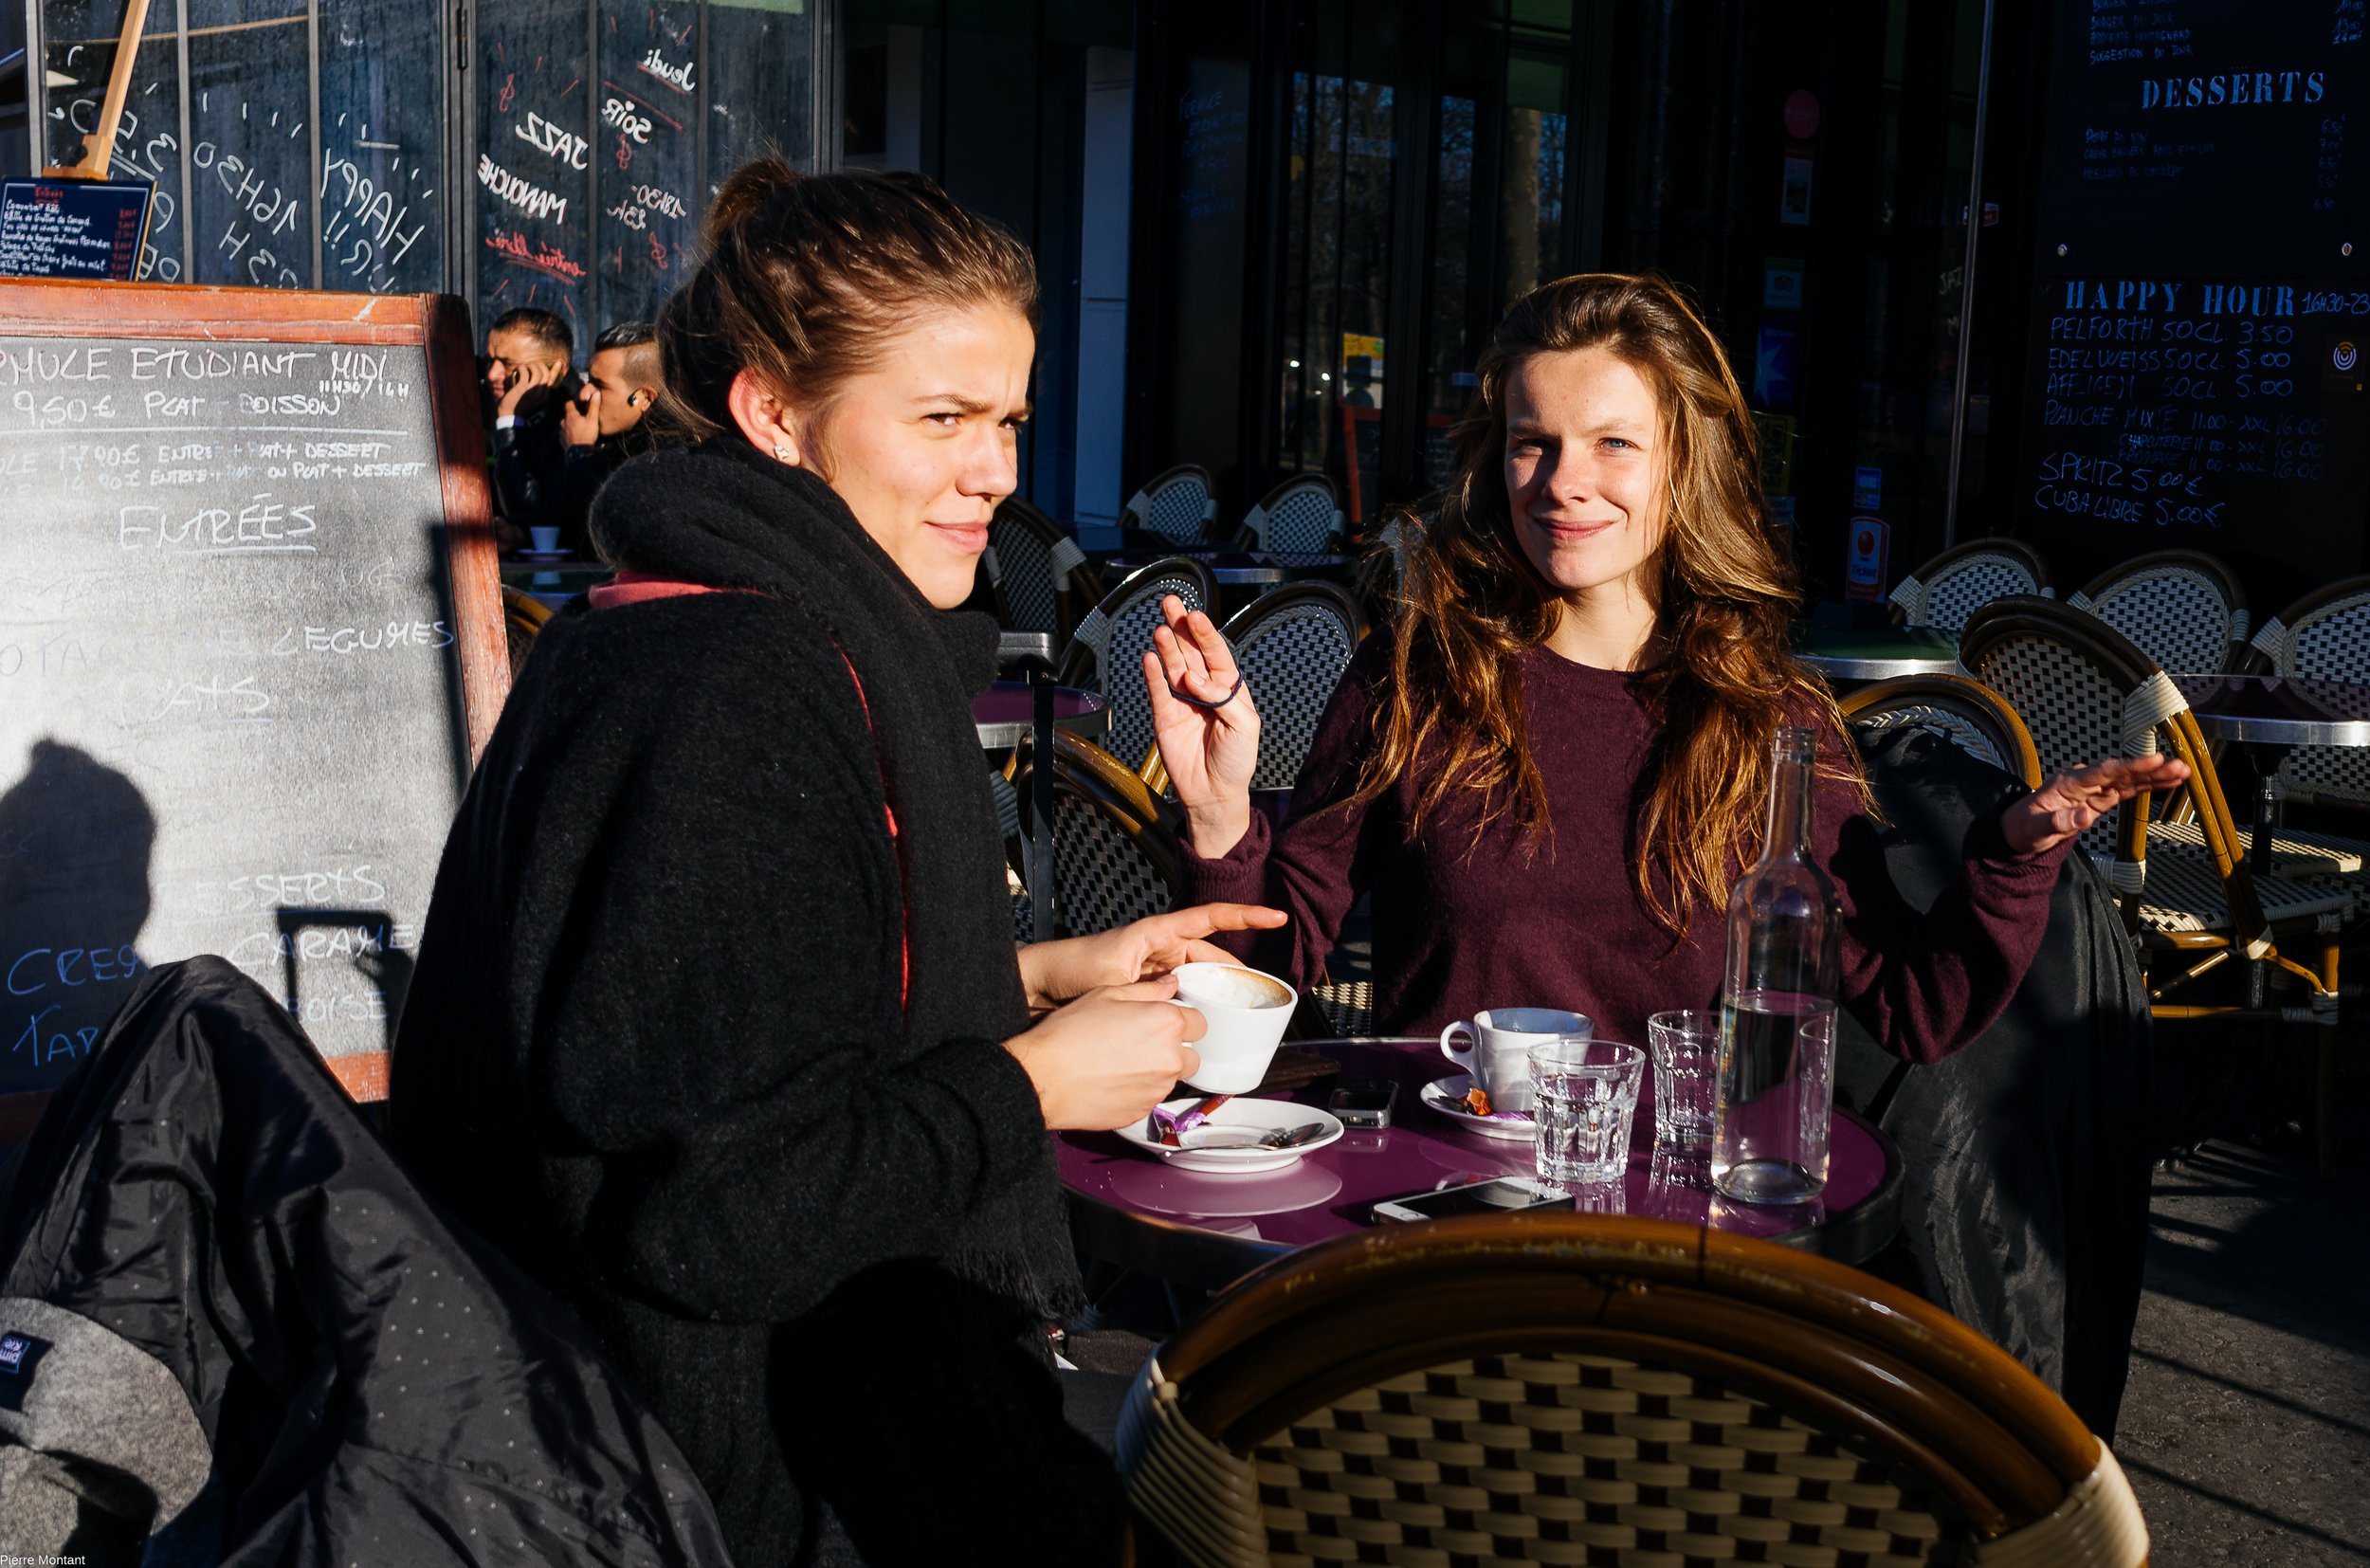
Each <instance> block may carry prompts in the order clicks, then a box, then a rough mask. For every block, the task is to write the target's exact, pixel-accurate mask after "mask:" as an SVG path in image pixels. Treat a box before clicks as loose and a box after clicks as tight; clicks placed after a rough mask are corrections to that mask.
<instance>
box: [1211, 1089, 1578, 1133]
mask: <svg viewBox="0 0 2370 1568" xmlns="http://www.w3.org/2000/svg"><path fill="white" fill-rule="evenodd" d="M1472 1088H1473V1080H1472V1078H1471V1077H1470V1075H1468V1074H1466V1073H1462V1072H1452V1073H1450V1074H1449V1076H1448V1077H1446V1078H1435V1079H1433V1080H1432V1081H1431V1083H1429V1084H1427V1085H1424V1086H1423V1088H1422V1089H1421V1090H1420V1091H1419V1092H1418V1093H1417V1095H1416V1098H1417V1099H1418V1100H1421V1101H1422V1102H1423V1103H1424V1104H1425V1106H1426V1108H1428V1109H1431V1110H1435V1111H1438V1112H1439V1113H1440V1114H1441V1115H1442V1116H1445V1117H1447V1118H1448V1119H1449V1121H1462V1122H1463V1123H1465V1125H1467V1126H1468V1127H1470V1128H1472V1129H1473V1131H1475V1132H1477V1133H1479V1134H1481V1135H1482V1137H1484V1138H1497V1139H1504V1140H1505V1141H1506V1142H1509V1143H1512V1142H1516V1141H1518V1140H1519V1141H1521V1142H1523V1143H1528V1142H1529V1141H1530V1140H1531V1119H1530V1113H1528V1112H1527V1111H1498V1112H1495V1113H1493V1114H1492V1115H1489V1116H1475V1115H1474V1114H1473V1113H1472V1111H1471V1110H1469V1109H1468V1108H1467V1106H1466V1103H1465V1097H1466V1096H1467V1095H1468V1094H1469V1093H1471V1092H1472ZM1219 1108H1220V1109H1221V1110H1223V1109H1225V1107H1224V1106H1220V1107H1219Z"/></svg>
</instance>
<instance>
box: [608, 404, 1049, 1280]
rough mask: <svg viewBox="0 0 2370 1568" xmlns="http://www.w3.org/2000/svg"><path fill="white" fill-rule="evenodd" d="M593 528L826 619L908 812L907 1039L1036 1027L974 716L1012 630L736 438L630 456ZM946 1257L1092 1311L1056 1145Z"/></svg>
mask: <svg viewBox="0 0 2370 1568" xmlns="http://www.w3.org/2000/svg"><path fill="white" fill-rule="evenodd" d="M593 537H594V539H595V541H596V542H597V543H598V545H599V546H600V549H601V553H602V554H603V556H606V557H607V558H608V559H609V560H610V561H611V563H613V564H614V565H616V566H617V567H619V568H620V569H622V570H627V571H632V572H638V573H644V574H649V575H652V576H658V577H667V578H679V579H684V580H688V581H691V582H696V583H700V584H702V585H703V586H706V587H711V588H721V589H739V590H746V591H751V592H755V593H763V594H767V595H770V596H772V597H775V598H778V599H781V600H784V601H786V602H788V603H790V604H793V605H794V606H796V607H797V608H798V609H799V610H801V611H805V612H806V613H807V614H809V615H811V616H812V617H813V618H814V619H815V620H816V621H817V622H819V623H820V624H821V625H822V627H823V629H825V630H826V631H827V632H828V633H829V634H830V638H831V640H832V641H833V642H834V643H836V644H837V645H838V647H839V649H840V651H841V652H842V653H843V654H844V655H845V656H846V658H847V661H848V665H849V666H850V667H851V668H852V669H853V670H854V672H855V675H856V678H857V679H858V681H859V682H860V683H861V684H862V687H863V693H864V702H865V705H866V712H867V715H868V717H869V720H870V722H871V727H872V737H873V741H874V747H875V752H876V755H877V757H878V759H879V763H880V768H881V774H882V777H883V780H884V783H885V785H886V787H887V793H888V799H889V805H890V808H891V809H892V810H893V811H895V812H896V817H897V824H898V830H899V844H898V858H899V863H900V866H901V869H902V873H903V876H904V884H905V893H906V899H905V921H906V939H907V951H908V956H909V958H910V961H911V972H910V973H911V986H910V990H909V993H908V995H907V1001H906V1009H905V1033H904V1039H903V1041H902V1043H901V1047H900V1048H902V1049H903V1050H905V1051H908V1052H910V1051H914V1050H919V1049H922V1048H928V1047H929V1046H932V1045H935V1044H937V1043H938V1042H939V1041H941V1040H948V1039H956V1038H963V1037H977V1038H983V1039H989V1040H1003V1039H1008V1038H1010V1037H1011V1036H1012V1035H1014V1034H1016V1033H1018V1032H1020V1031H1021V1030H1025V1029H1026V1028H1028V1027H1029V1011H1028V1004H1027V1000H1026V998H1025V997H1024V995H1023V994H1022V990H1021V984H1020V970H1019V966H1018V964H1017V963H1016V962H1015V961H1014V959H1013V949H1012V909H1011V904H1010V903H1009V896H1008V894H1007V892H1006V886H1005V879H1004V859H1003V854H1002V849H1001V842H1002V841H1001V834H1000V830H999V829H998V828H997V826H996V820H995V808H994V803H993V801H992V800H991V798H990V796H989V794H988V790H987V778H986V773H987V766H986V762H985V761H984V759H983V758H982V757H981V756H980V752H979V740H978V734H977V731H976V730H975V728H974V727H973V721H972V718H971V698H972V697H973V696H974V695H975V694H976V693H978V692H980V691H982V690H984V689H985V688H986V686H987V684H988V683H989V682H990V681H992V680H994V676H995V654H996V635H997V634H996V627H995V623H994V621H993V620H992V619H990V618H989V617H988V616H985V615H979V614H973V613H965V612H960V611H939V610H936V609H934V608H932V606H931V605H930V603H929V601H928V600H926V599H924V598H923V597H922V596H921V592H920V590H918V589H916V588H915V587H914V585H913V582H912V580H911V579H909V578H908V577H906V575H905V574H904V573H903V572H902V571H901V570H900V569H899V568H898V566H897V564H896V563H895V562H894V561H892V560H890V559H889V557H888V556H887V554H886V553H885V552H884V551H883V550H882V549H881V547H880V546H879V545H878V544H876V543H874V542H873V540H872V538H871V537H870V536H869V535H867V534H866V532H865V531H864V528H863V525H862V524H860V523H859V522H857V520H856V518H855V515H854V514H853V513H851V512H850V511H848V506H847V504H846V502H844V501H841V500H840V498H839V496H838V495H837V493H836V492H834V491H833V490H832V489H831V488H830V485H828V484H825V483H823V482H822V481H820V480H818V479H816V478H815V477H814V476H813V475H812V474H811V473H808V472H807V471H806V470H804V469H801V468H795V467H793V466H791V465H788V464H784V463H776V462H774V461H772V460H770V459H768V458H767V457H766V456H765V455H764V454H763V453H761V452H759V451H758V450H757V448H756V447H752V446H751V445H750V444H749V443H748V442H746V441H743V440H740V439H738V438H737V437H727V438H722V439H719V440H715V441H709V442H705V443H702V445H700V446H698V447H692V448H689V449H687V450H678V451H671V452H660V453H657V454H655V455H653V456H650V457H645V458H638V459H636V460H634V461H633V462H631V463H629V464H627V465H625V466H624V467H623V468H621V469H619V470H618V472H617V474H616V476H615V477H614V478H613V479H611V481H610V483H609V484H608V485H607V486H605V487H604V488H603V490H602V491H601V496H600V500H599V501H598V502H597V503H596V504H595V506H594V507H593ZM790 674H795V675H796V676H798V677H800V678H807V679H830V678H831V672H830V671H798V672H786V676H788V675H790ZM946 1261H947V1262H948V1263H949V1264H950V1266H951V1267H954V1268H955V1269H956V1270H957V1272H958V1273H961V1274H962V1275H964V1276H965V1277H966V1278H969V1279H971V1280H973V1281H975V1282H976V1283H977V1284H979V1285H985V1286H987V1287H988V1288H990V1289H992V1290H994V1291H995V1292H997V1293H998V1294H1001V1295H1005V1296H1008V1297H1011V1298H1013V1299H1015V1300H1017V1301H1019V1302H1021V1303H1024V1304H1027V1305H1028V1306H1030V1309H1031V1310H1033V1311H1034V1312H1035V1313H1036V1314H1037V1315H1038V1316H1040V1317H1043V1318H1053V1317H1060V1316H1065V1315H1067V1313H1069V1312H1071V1311H1074V1310H1075V1309H1076V1308H1077V1307H1078V1305H1079V1304H1081V1302H1082V1295H1081V1291H1080V1286H1079V1283H1078V1271H1077V1265H1076V1261H1075V1259H1074V1257H1073V1255H1072V1253H1071V1251H1070V1249H1069V1242H1068V1231H1067V1223H1066V1221H1065V1217H1064V1214H1063V1212H1062V1204H1061V1194H1060V1187H1059V1182H1058V1180H1057V1178H1056V1176H1055V1175H1054V1167H1053V1152H1052V1147H1051V1143H1050V1141H1049V1140H1048V1144H1047V1147H1046V1151H1045V1158H1044V1166H1043V1179H1041V1180H1035V1181H1030V1182H1028V1183H1024V1184H1019V1185H1016V1186H1015V1187H1013V1188H1012V1190H1010V1191H1009V1192H1008V1193H1006V1194H1004V1195H1003V1197H1002V1198H1001V1199H999V1200H997V1201H994V1202H993V1203H991V1204H989V1205H987V1206H986V1207H985V1208H983V1210H982V1211H981V1212H980V1213H979V1215H978V1216H977V1217H976V1219H975V1223H974V1224H973V1225H972V1226H971V1227H970V1230H969V1232H968V1234H967V1235H966V1237H965V1238H964V1241H963V1243H962V1245H961V1247H960V1249H958V1251H957V1254H956V1255H955V1256H954V1257H952V1258H950V1259H948V1260H946Z"/></svg>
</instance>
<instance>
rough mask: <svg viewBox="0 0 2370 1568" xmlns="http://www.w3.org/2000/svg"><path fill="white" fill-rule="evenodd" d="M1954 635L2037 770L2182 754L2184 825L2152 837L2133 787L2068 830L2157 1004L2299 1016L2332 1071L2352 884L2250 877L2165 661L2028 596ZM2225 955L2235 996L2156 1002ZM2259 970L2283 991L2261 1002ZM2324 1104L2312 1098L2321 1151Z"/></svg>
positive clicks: (2162, 1008)
mask: <svg viewBox="0 0 2370 1568" xmlns="http://www.w3.org/2000/svg"><path fill="white" fill-rule="evenodd" d="M1959 647H1960V663H1961V664H1962V665H1964V666H1965V668H1966V669H1967V671H1968V672H1969V673H1970V674H1972V675H1973V676H1974V677H1975V678H1976V679H1977V680H1978V681H1980V682H1982V684H1985V685H1987V686H1989V687H1991V688H1992V689H1993V690H1994V691H1996V692H1997V693H1998V694H1999V695H2000V696H2001V697H2003V698H2005V699H2006V700H2007V701H2008V702H2010V703H2012V704H2013V705H2014V706H2015V709H2016V711H2017V712H2018V713H2019V714H2021V715H2022V716H2023V718H2024V720H2025V722H2026V724H2027V725H2028V726H2029V727H2030V729H2031V731H2032V734H2033V743H2034V746H2035V748H2036V750H2037V751H2038V753H2039V756H2040V760H2041V765H2042V768H2043V769H2044V771H2045V772H2048V773H2056V772H2060V771H2063V770H2065V769H2067V768H2070V767H2074V766H2077V765H2079V764H2081V763H2084V762H2087V761H2090V760H2093V759H2095V758H2097V757H2106V756H2124V757H2138V756H2142V755H2143V754H2145V753H2148V752H2151V751H2162V752H2165V753H2166V754H2168V755H2171V756H2175V757H2179V758H2180V759H2181V760H2183V761H2185V762H2187V763H2188V764H2189V767H2190V769H2191V773H2190V777H2189V780H2188V782H2187V783H2186V784H2185V785H2184V786H2183V787H2182V795H2183V797H2184V798H2185V800H2186V802H2187V805H2188V808H2189V811H2190V814H2191V815H2192V817H2193V818H2194V823H2193V827H2194V831H2193V832H2189V833H2184V834H2180V835H2178V836H2175V835H2167V834H2158V835H2154V836H2152V835H2151V834H2150V831H2149V826H2148V817H2149V808H2150V804H2151V802H2150V801H2149V799H2148V798H2147V797H2146V796H2142V797H2140V798H2138V799H2136V800H2133V801H2132V802H2130V803H2129V804H2128V805H2126V806H2125V807H2124V809H2123V811H2121V812H2119V813H2118V814H2117V816H2116V817H2114V818H2111V819H2104V820H2102V821H2100V822H2099V823H2097V824H2096V825H2094V826H2093V827H2091V828H2090V829H2089V830H2087V831H2086V832H2085V833H2084V835H2083V843H2082V847H2083V849H2084V850H2085V852H2087V853H2088V854H2090V855H2091V856H2092V857H2093V858H2094V859H2096V860H2099V861H2102V862H2104V863H2105V864H2106V867H2107V870H2108V875H2109V877H2110V880H2111V881H2112V884H2113V885H2114V888H2115V891H2116V894H2117V898H2118V902H2119V903H2121V905H2122V907H2123V911H2124V921H2125V923H2126V924H2127V925H2128V926H2129V927H2130V928H2131V930H2132V931H2133V933H2134V934H2135V936H2136V937H2137V938H2138V939H2139V940H2140V942H2141V948H2142V956H2143V958H2145V959H2146V960H2148V961H2149V967H2150V976H2149V980H2150V983H2149V993H2148V994H2149V1000H2150V1002H2151V1004H2152V1005H2153V1010H2154V1012H2155V1013H2156V1016H2157V1017H2158V1018H2159V1019H2166V1020H2177V1019H2208V1018H2211V1019H2220V1020H2223V1021H2228V1022H2237V1021H2247V1020H2254V1021H2267V1022H2276V1021H2283V1020H2284V1021H2288V1022H2295V1023H2307V1024H2311V1025H2313V1026H2315V1027H2316V1028H2317V1029H2318V1030H2319V1031H2320V1037H2319V1051H2320V1054H2321V1058H2322V1061H2323V1063H2324V1072H2326V1071H2328V1070H2331V1067H2332V1065H2333V1063H2334V1060H2335V1057H2334V1051H2335V1039H2336V1028H2337V999H2338V956H2339V933H2340V930H2341V928H2342V927H2343V923H2344V921H2345V919H2346V918H2347V917H2348V916H2349V915H2351V914H2352V912H2353V910H2354V907H2355V903H2356V898H2355V894H2354V892H2353V891H2352V890H2351V889H2350V888H2349V887H2348V886H2347V885H2346V884H2343V883H2342V882H2339V881H2337V880H2335V879H2331V878H2324V877H2305V878H2288V877H2285V876H2271V877H2257V876H2255V875H2254V874H2253V873H2252V872H2251V870H2250V868H2249V867H2248V865H2247V860H2246V851H2247V842H2248V841H2247V837H2246V835H2245V834H2243V833H2242V832H2241V831H2240V830H2238V828H2237V825H2236V823H2235V822H2234V821H2233V817H2232V814H2231V810H2230V806H2229V802H2228V801H2227V800H2226V799H2225V798H2224V795H2223V793H2222V786H2221V779H2220V776H2219V775H2218V774H2217V773H2216V771H2215V765H2214V759H2213V757H2212V756H2211V755H2210V753H2209V752H2208V750H2207V748H2206V745H2205V742H2204V739H2203V738H2202V737H2201V736H2200V735H2199V734H2198V732H2197V721H2196V720H2194V719H2192V718H2191V717H2190V715H2189V705H2188V702H2187V701H2186V700H2185V699H2184V698H2183V697H2182V696H2181V695H2180V692H2179V688H2178V687H2176V686H2175V685H2174V684H2173V683H2172V681H2171V680H2170V679H2169V678H2168V677H2167V676H2166V675H2165V673H2164V671H2163V670H2161V669H2160V668H2159V667H2158V666H2157V665H2156V664H2155V663H2154V662H2153V661H2152V660H2150V659H2149V658H2148V656H2147V655H2146V654H2144V653H2142V651H2141V650H2140V649H2139V648H2138V647H2134V646H2133V645H2132V644H2131V643H2130V642H2129V641H2128V640H2127V639H2125V638H2124V636H2122V635H2121V634H2120V633H2118V632H2117V631H2115V630H2114V629H2112V628H2111V627H2108V626H2106V624H2104V623H2103V622H2101V621H2099V620H2097V619H2095V618H2094V617H2092V616H2090V615H2087V614H2085V613H2083V612H2082V611H2076V610H2072V609H2069V608H2068V607H2067V606H2064V605H2060V604H2056V603H2053V602H2051V601H2050V600H2046V599H2040V598H2033V597H2012V598H2006V599H2000V600H1996V601H1995V602H1993V603H1991V604H1989V605H1986V606H1985V607H1983V609H1981V610H1980V611H1978V612H1977V613H1976V614H1975V616H1974V617H1973V618H1972V619H1970V620H1969V621H1968V623H1967V625H1966V628H1965V629H1964V630H1963V631H1962V632H1961V633H1960V644H1959ZM2184 839H2185V840H2186V842H2183V841H2182V840H2184ZM2233 960H2234V961H2237V962H2239V963H2241V964H2245V965H2250V966H2252V967H2251V969H2250V971H2249V983H2248V987H2247V993H2248V994H2247V1000H2246V1002H2245V1003H2244V1004H2243V1005H2239V1004H2232V1005H2210V1006H2209V1005H2187V1004H2175V1003H2168V1002H2166V1001H2165V1000H2164V997H2165V996H2166V995H2167V994H2170V993H2172V992H2175V991H2177V990H2179V988H2180V987H2182V986H2184V985H2186V984H2188V983H2189V982H2190V981H2192V980H2195V979H2197V978H2198V977H2199V976H2202V975H2206V974H2208V973H2210V972H2212V971H2213V970H2215V969H2217V968H2220V967H2221V966H2222V965H2224V964H2226V963H2229V962H2232V961H2233ZM2266 982H2269V983H2270V984H2271V985H2277V986H2279V987H2281V988H2282V989H2284V990H2286V991H2287V992H2288V994H2291V995H2294V996H2296V997H2297V998H2298V1000H2297V1001H2296V1002H2294V1003H2293V1004H2291V1005H2288V1006H2286V1007H2282V1008H2276V1009H2275V1008H2270V1007H2268V1006H2266V1005H2265V991H2266ZM2334 1112H2335V1106H2334V1104H2333V1103H2332V1102H2331V1100H2330V1099H2329V1098H2328V1097H2327V1096H2324V1097H2323V1099H2322V1102H2321V1105H2320V1109H2319V1120H2320V1123H2321V1128H2320V1136H2321V1139H2322V1142H2323V1147H2324V1149H2325V1148H2326V1147H2327V1146H2328V1143H2327V1140H2329V1138H2330V1137H2331V1136H2332V1132H2333V1128H2334V1121H2333V1117H2334Z"/></svg>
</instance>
